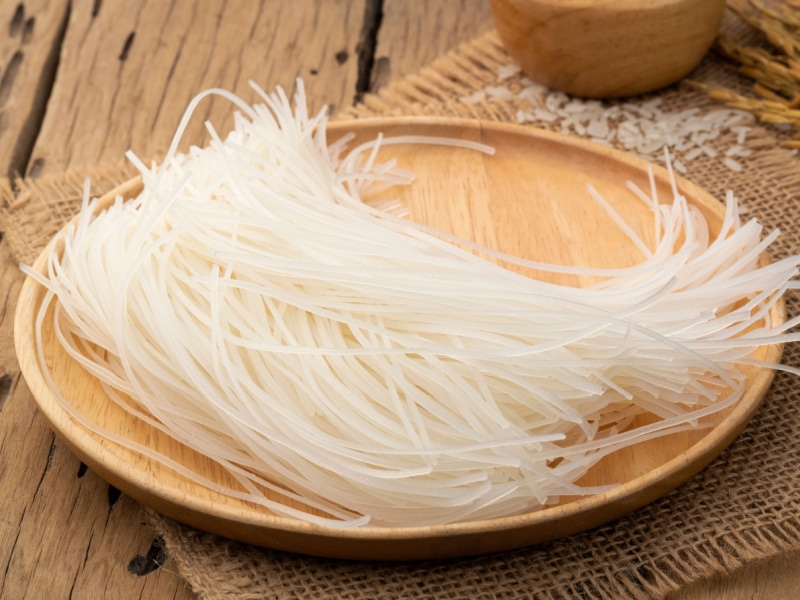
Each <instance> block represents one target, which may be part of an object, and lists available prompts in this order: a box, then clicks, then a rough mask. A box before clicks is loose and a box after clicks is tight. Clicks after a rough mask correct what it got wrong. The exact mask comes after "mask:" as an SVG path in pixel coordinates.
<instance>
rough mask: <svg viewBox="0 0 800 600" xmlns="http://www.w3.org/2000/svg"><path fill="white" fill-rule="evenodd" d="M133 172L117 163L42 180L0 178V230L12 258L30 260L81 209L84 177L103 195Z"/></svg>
mask: <svg viewBox="0 0 800 600" xmlns="http://www.w3.org/2000/svg"><path fill="white" fill-rule="evenodd" d="M136 174H137V171H136V170H135V169H134V168H133V166H132V165H130V164H128V163H118V164H113V165H106V166H100V167H94V168H92V169H75V170H71V171H67V172H66V173H62V174H59V175H53V176H46V177H42V178H41V179H22V178H17V179H15V180H13V181H10V180H8V179H2V180H0V231H2V232H3V235H4V237H5V241H6V242H7V243H8V245H9V247H10V249H11V254H12V256H13V257H14V259H15V260H17V261H18V262H20V263H23V264H32V263H33V261H34V260H35V259H36V257H37V256H38V255H39V253H40V252H41V251H42V249H43V248H44V247H45V246H46V245H47V243H48V242H49V241H50V239H51V238H52V237H53V236H54V235H55V234H56V233H57V232H58V231H59V230H61V228H62V227H64V225H66V224H67V222H68V221H69V220H70V219H71V218H72V216H73V215H74V214H75V213H76V212H77V211H78V209H79V208H80V205H81V200H82V198H83V190H84V185H85V183H86V182H87V180H88V181H89V183H90V194H91V195H92V196H102V195H103V194H105V193H106V192H109V191H111V190H112V189H114V188H115V187H117V186H118V185H119V184H121V183H123V182H125V181H127V180H128V179H130V178H132V177H134V176H135V175H136Z"/></svg>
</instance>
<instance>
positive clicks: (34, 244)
mask: <svg viewBox="0 0 800 600" xmlns="http://www.w3.org/2000/svg"><path fill="white" fill-rule="evenodd" d="M726 23H727V25H726V26H728V27H729V26H735V24H734V25H731V22H730V21H726ZM509 64H512V61H511V60H510V59H509V57H508V56H507V55H506V54H505V52H504V50H503V48H502V47H501V45H500V43H499V41H498V39H497V38H496V36H495V34H494V33H490V34H488V35H486V36H483V37H481V38H479V39H477V40H475V41H473V42H472V43H468V44H466V45H464V46H462V47H460V48H459V49H458V50H457V51H455V52H453V53H451V54H448V55H447V56H444V57H442V58H440V59H439V60H437V61H436V62H434V63H433V64H432V65H430V66H429V67H428V68H425V69H423V70H422V71H420V72H419V73H417V74H415V75H413V76H410V77H407V78H406V79H404V80H402V81H400V82H398V83H395V84H393V85H391V86H389V87H387V88H385V89H384V90H382V91H381V92H380V93H378V94H376V95H372V96H368V97H367V98H365V100H364V102H363V104H361V105H359V106H357V107H355V108H353V109H350V110H347V111H345V112H343V113H341V114H340V115H338V116H339V117H349V118H360V117H364V116H372V115H389V114H403V115H414V114H425V115H449V116H454V115H456V116H470V117H478V118H482V119H494V120H499V121H511V122H513V121H515V120H516V113H517V109H518V108H520V106H522V105H521V104H520V102H521V101H520V100H519V99H518V98H516V97H515V98H512V99H509V100H498V101H489V100H485V101H482V102H479V103H475V104H469V103H464V102H462V101H461V100H460V99H461V98H463V97H465V96H469V95H471V94H473V93H474V92H475V91H477V90H481V89H484V88H486V87H487V86H493V85H498V69H499V68H500V67H502V66H504V65H509ZM692 77H693V78H695V79H698V80H701V81H723V82H726V83H727V84H729V85H732V86H737V87H740V88H743V87H745V86H746V83H745V82H744V81H742V80H740V79H738V76H737V75H735V74H734V73H733V72H732V71H731V70H729V69H727V68H726V67H725V66H724V64H723V62H722V61H720V60H719V59H718V58H715V57H714V56H708V57H707V58H706V59H705V61H704V62H703V64H702V65H701V66H700V67H699V68H698V70H697V71H696V72H695V73H693V74H692ZM520 81H521V76H519V75H517V76H515V77H512V78H510V79H507V80H505V81H503V82H502V85H504V86H506V87H508V88H509V89H511V90H518V89H519V88H520V85H521V83H520ZM657 97H660V98H662V100H663V104H662V106H661V110H663V111H665V112H669V111H679V110H682V109H685V108H686V107H691V106H696V107H707V106H709V103H708V102H707V101H706V100H705V98H704V97H703V96H702V95H701V94H700V93H698V92H696V91H692V90H690V89H689V88H688V87H686V86H684V85H678V86H674V87H672V88H670V89H667V90H664V91H662V92H660V93H658V94H657ZM538 125H540V126H543V127H547V128H550V129H553V128H556V126H557V125H558V124H557V123H550V124H547V123H540V124H538ZM730 135H732V134H729V137H730ZM782 135H783V134H782V132H780V131H777V130H772V131H768V130H764V129H758V128H757V129H754V130H753V131H751V132H750V134H749V135H748V139H747V142H746V145H747V147H748V148H750V149H752V150H753V151H754V152H753V154H752V155H751V156H750V157H748V158H746V159H738V160H740V161H741V162H742V163H743V164H744V166H745V168H744V169H743V171H742V172H741V173H736V172H733V171H731V170H729V169H726V168H724V167H723V166H721V162H720V158H719V157H717V158H715V159H712V158H710V157H702V158H699V159H697V160H695V161H692V162H691V163H690V164H689V165H687V166H688V168H689V172H688V175H687V176H688V177H689V178H690V179H692V180H693V181H695V182H696V183H698V184H700V185H701V186H702V187H704V188H705V189H707V190H708V191H709V192H711V193H712V194H714V195H715V196H717V197H719V198H722V197H724V193H725V191H726V190H728V189H732V190H734V191H735V192H736V194H737V196H738V197H739V198H740V200H741V202H742V203H743V204H744V206H745V207H747V209H748V211H749V215H751V216H754V217H757V218H758V219H759V220H760V221H761V222H762V223H763V224H764V225H765V226H766V228H767V229H771V228H774V227H778V228H780V229H781V231H782V232H783V233H782V235H781V237H780V238H779V240H778V242H777V243H776V244H775V246H774V249H773V251H772V253H773V256H774V257H775V258H779V257H782V256H786V255H790V254H797V253H800V220H798V218H797V217H798V215H799V214H800V208H799V207H800V160H798V159H797V158H795V157H793V156H791V155H790V154H789V153H788V152H787V151H786V150H784V149H782V148H781V147H780V144H779V143H778V139H779V138H780V137H781V136H782ZM732 143H733V141H732V140H731V139H724V138H721V139H718V140H716V141H712V142H709V144H711V145H713V146H715V147H716V148H717V149H719V150H720V152H723V153H724V148H725V147H728V146H730V145H731V144H732ZM86 174H87V173H75V172H73V173H67V174H65V175H63V176H60V177H57V178H51V179H47V180H39V181H33V182H31V181H17V182H14V183H13V184H11V183H9V182H6V184H5V185H4V187H3V197H2V208H0V228H1V229H2V230H3V231H4V232H5V236H6V240H7V242H8V244H9V245H10V246H11V248H12V250H13V252H14V253H15V254H16V257H17V258H18V259H19V260H21V261H26V262H29V261H31V260H32V259H33V258H34V257H35V256H36V254H37V253H38V252H39V251H40V249H41V248H42V247H43V246H44V244H45V243H46V242H47V241H48V240H49V239H50V237H51V236H52V235H53V234H54V233H55V232H56V231H57V230H58V229H59V228H60V227H61V226H62V225H63V224H64V223H65V222H66V220H67V219H68V218H69V217H70V216H71V215H72V214H73V213H74V212H75V210H76V209H77V206H78V199H79V197H80V189H81V185H82V180H83V177H84V176H85V175H86ZM88 174H89V175H91V176H92V178H93V188H94V190H95V192H96V193H101V192H103V191H104V190H106V189H109V188H111V187H113V186H114V185H115V184H117V183H119V182H121V181H124V180H125V179H126V178H128V177H129V176H130V175H131V174H132V169H131V168H130V167H119V166H116V167H112V168H105V169H104V168H98V169H95V170H93V172H91V173H88ZM787 304H788V310H789V313H790V315H794V314H798V312H800V298H798V295H797V294H794V293H792V294H789V295H788V297H787ZM784 362H785V363H787V364H791V365H794V366H800V345H797V344H795V345H791V346H790V347H788V348H787V349H786V352H785V355H784ZM799 404H800V388H799V387H798V382H797V380H796V379H793V378H792V377H790V376H787V375H785V374H783V373H778V375H777V377H776V378H775V381H774V384H773V386H772V388H771V390H770V392H769V393H768V395H767V397H766V399H765V401H764V403H763V405H762V407H761V408H760V410H759V411H758V413H757V414H756V415H755V417H754V418H753V420H752V421H751V422H750V424H749V425H748V426H747V428H746V429H745V430H744V432H743V433H742V434H741V435H740V436H739V437H738V438H737V439H736V441H735V442H734V443H733V444H732V445H731V446H730V447H729V448H728V449H727V450H726V451H725V452H724V453H723V454H722V455H721V456H719V457H718V458H717V459H716V460H715V461H714V462H713V463H712V464H711V465H710V466H709V467H707V468H706V469H705V470H703V471H702V472H701V473H700V474H698V475H697V476H695V477H694V478H692V479H691V480H690V481H689V482H687V483H686V484H684V485H683V486H681V487H680V488H679V489H677V490H676V491H674V492H673V493H670V494H669V495H667V496H665V497H663V498H661V499H660V500H658V501H656V502H654V503H652V504H650V505H648V506H646V507H645V508H643V509H641V510H638V511H636V512H634V513H632V514H629V515H627V516H625V517H624V518H621V519H619V520H617V521H615V522H612V523H609V524H607V525H604V526H601V527H597V528H596V529H593V530H591V531H588V532H585V533H582V534H579V535H574V536H572V537H569V538H567V539H561V540H558V541H555V542H552V543H547V544H544V545H540V546H536V547H531V548H526V549H522V550H516V551H509V552H504V553H499V554H494V555H490V556H480V557H474V558H466V559H458V560H447V561H436V562H424V563H403V564H396V563H390V564H381V563H367V562H352V561H342V560H327V559H319V558H313V557H307V556H298V555H294V554H291V553H285V552H276V551H270V550H265V549H261V548H255V547H250V546H247V545H244V544H241V543H237V542H234V541H231V540H227V539H223V538H221V537H218V536H215V535H210V534H207V533H203V532H200V531H197V530H195V529H192V528H190V527H186V526H184V525H181V524H179V523H177V522H175V521H172V520H170V519H167V518H164V517H162V516H160V515H157V514H155V513H153V512H151V511H146V512H147V518H148V520H149V522H150V523H151V525H152V527H153V528H154V530H155V532H156V533H157V534H158V535H160V536H162V537H163V540H164V542H165V545H166V548H167V550H168V553H169V557H170V560H171V561H173V563H174V565H176V566H177V568H178V570H179V571H180V573H181V574H182V575H183V576H184V577H185V578H186V580H187V581H188V582H189V584H190V585H191V587H192V588H193V589H194V590H195V591H196V592H197V594H198V595H199V596H200V597H201V598H207V599H211V598H237V599H244V598H281V599H283V598H341V599H364V598H471V599H472V600H481V599H489V598H492V599H501V598H504V599H510V598H533V597H535V598H553V599H556V598H559V599H560V598H571V599H574V598H587V599H588V598H591V599H595V598H613V599H617V598H661V597H664V596H665V595H667V594H669V593H670V592H671V591H674V590H676V589H678V588H680V587H682V586H685V585H686V584H688V583H690V582H692V581H696V580H698V579H700V578H705V577H709V576H712V575H715V574H722V573H728V572H731V571H733V570H735V569H737V568H740V567H742V566H743V565H745V564H747V563H750V562H752V561H758V560H763V559H766V558H768V557H771V556H774V555H776V554H778V553H782V552H787V551H792V550H797V549H800V453H798V448H800V410H798V405H799Z"/></svg>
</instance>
